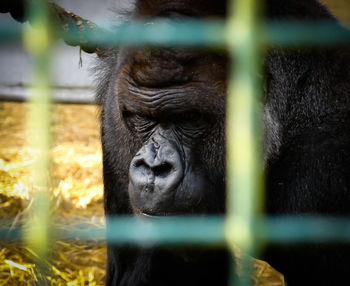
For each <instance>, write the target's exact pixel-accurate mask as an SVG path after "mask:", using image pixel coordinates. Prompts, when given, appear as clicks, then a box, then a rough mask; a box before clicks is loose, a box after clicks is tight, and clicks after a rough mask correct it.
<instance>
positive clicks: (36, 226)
mask: <svg viewBox="0 0 350 286" xmlns="http://www.w3.org/2000/svg"><path fill="white" fill-rule="evenodd" d="M27 8H28V12H29V15H30V17H31V18H32V21H33V25H34V28H27V29H25V31H24V35H23V40H24V45H25V47H26V49H27V51H28V52H29V54H30V55H31V59H32V76H33V78H32V81H33V86H34V89H33V93H32V94H31V97H30V98H29V112H28V115H27V145H28V146H29V148H30V149H31V150H32V152H33V154H35V164H34V168H33V170H32V178H33V181H32V191H33V205H32V207H31V213H30V214H29V216H28V219H27V222H26V225H25V227H24V229H23V236H24V240H25V242H26V244H27V245H28V247H29V248H30V249H32V251H33V252H34V253H35V254H36V255H37V259H36V264H37V266H38V267H39V269H40V272H41V276H40V277H38V280H39V281H38V282H39V284H40V285H47V283H46V279H45V276H46V273H47V269H46V267H45V261H46V259H47V257H48V250H49V238H50V227H51V213H50V187H49V177H50V176H49V169H50V141H51V136H50V122H51V121H50V108H51V107H50V102H51V90H50V86H49V83H50V58H51V53H50V48H51V36H52V35H51V32H50V23H49V19H48V16H47V2H46V1H45V0H38V1H33V2H32V3H31V4H30V5H29V7H27Z"/></svg>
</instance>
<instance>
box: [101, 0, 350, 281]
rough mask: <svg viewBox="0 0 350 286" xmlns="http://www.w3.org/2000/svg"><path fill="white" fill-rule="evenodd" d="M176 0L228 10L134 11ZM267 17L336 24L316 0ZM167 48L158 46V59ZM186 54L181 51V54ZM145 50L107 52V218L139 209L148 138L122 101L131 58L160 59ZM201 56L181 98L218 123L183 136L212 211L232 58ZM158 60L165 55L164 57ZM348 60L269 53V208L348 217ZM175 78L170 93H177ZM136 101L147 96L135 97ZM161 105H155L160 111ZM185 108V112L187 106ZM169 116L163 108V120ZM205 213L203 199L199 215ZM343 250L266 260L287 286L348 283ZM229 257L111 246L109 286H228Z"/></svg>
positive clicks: (296, 251) (279, 4) (281, 253)
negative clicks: (136, 179) (133, 177)
mask: <svg viewBox="0 0 350 286" xmlns="http://www.w3.org/2000/svg"><path fill="white" fill-rule="evenodd" d="M213 2H215V3H213ZM176 5H177V8H178V10H177V11H176V12H177V13H179V10H180V12H181V11H183V10H185V11H186V14H190V15H194V16H204V17H205V16H208V15H215V16H225V14H226V12H225V6H226V1H205V0H202V1H201V0H197V1H186V0H177V1H166V0H143V1H138V2H137V3H136V6H135V7H136V10H135V13H134V16H135V17H138V15H142V17H147V16H153V15H157V14H159V13H160V14H161V15H162V16H164V14H162V13H161V10H162V9H163V8H164V7H168V9H170V10H171V9H174V7H173V6H176ZM170 6H172V7H170ZM266 14H267V17H268V19H270V20H280V19H283V20H284V19H289V20H300V19H301V20H321V19H326V20H329V21H335V20H334V18H333V17H332V16H331V15H330V14H329V13H328V11H327V10H326V9H325V8H324V7H323V6H322V5H321V4H319V3H318V2H316V1H315V0H284V1H282V0H268V1H267V3H266ZM167 15H168V14H167ZM163 52H164V51H163V50H161V49H160V50H157V49H156V50H155V55H156V56H155V57H156V58H157V57H158V56H159V54H161V53H163ZM179 53H180V55H181V53H182V52H181V51H180V52H179ZM145 54H147V50H144V51H142V50H141V52H140V50H130V48H126V47H124V48H121V49H120V50H119V51H116V50H114V49H110V50H107V51H105V54H104V55H103V56H102V57H101V69H100V76H99V80H100V84H99V88H98V99H99V101H100V102H101V103H102V105H103V111H102V116H101V117H102V144H103V170H104V171H103V172H104V184H105V211H106V214H107V215H112V214H132V213H133V212H134V211H135V206H133V205H132V203H131V202H130V194H129V166H130V162H131V161H132V159H133V157H134V156H135V154H136V153H137V152H138V150H139V149H140V148H141V147H142V146H143V144H146V143H145V141H146V140H142V139H140V138H139V137H138V135H137V134H133V133H132V131H131V130H130V129H128V124H126V123H125V121H126V120H127V118H126V115H125V114H128V113H123V112H124V109H123V108H125V103H123V102H122V103H121V100H122V98H124V99H123V100H125V98H126V94H128V92H127V90H128V89H129V88H130V86H128V84H126V83H125V78H126V77H127V76H128V75H130V73H131V72H130V69H132V65H130V57H131V58H135V57H136V56H138V57H139V58H141V60H140V61H141V63H142V64H145V63H147V61H149V62H153V61H154V59H153V58H152V57H150V58H149V59H147V58H146V59H145V56H144V55H145ZM150 55H151V54H150ZM152 55H154V54H152ZM198 55H199V60H198V61H194V63H193V62H191V65H193V67H195V69H194V70H193V71H192V72H193V74H194V75H193V83H191V82H190V83H188V82H187V81H186V82H185V84H184V85H183V86H184V87H183V88H182V87H180V88H178V89H176V90H177V92H178V93H179V96H180V95H181V94H182V93H183V91H186V94H187V96H190V100H191V101H193V102H195V104H196V105H197V106H199V107H198V108H197V112H198V110H199V111H200V113H201V114H205V116H208V118H209V117H210V120H209V119H208V121H210V122H211V124H210V125H207V127H206V132H205V136H203V140H199V139H198V140H197V139H196V141H195V143H188V142H187V141H186V140H184V145H185V146H189V149H191V150H193V154H192V155H191V156H190V157H186V158H191V164H192V165H193V166H196V168H200V172H202V173H204V174H207V176H206V178H207V179H208V182H209V185H213V186H215V189H211V188H209V191H208V192H207V193H204V195H203V197H202V198H201V199H203V201H204V202H205V205H204V206H205V209H207V212H210V213H223V212H224V211H225V205H224V199H225V191H224V184H225V124H224V118H225V87H226V76H227V67H226V63H227V62H228V59H227V58H226V57H225V56H224V55H222V54H220V55H218V54H215V53H213V52H212V51H203V50H201V51H198ZM167 60H168V59H167ZM157 61H158V63H159V62H162V61H164V60H163V59H161V58H160V59H159V58H158V60H157ZM157 61H156V64H154V65H152V68H151V69H150V68H149V67H148V66H147V64H146V65H145V66H143V69H146V70H147V71H150V72H149V74H147V73H146V79H147V78H148V79H150V81H149V82H148V83H149V84H151V85H152V86H154V84H155V83H154V81H155V80H154V78H153V77H152V74H153V73H154V72H156V73H158V74H159V80H160V81H162V82H161V85H162V87H161V89H162V90H164V86H165V87H166V86H167V85H166V84H164V81H167V80H169V78H171V76H169V74H167V72H168V71H167V70H165V69H164V70H162V69H161V68H159V67H158V66H157V65H158V64H157ZM176 61H177V60H175V62H176ZM167 64H168V63H167ZM163 66H164V65H163ZM165 66H168V65H165ZM349 66H350V53H349V52H348V51H346V50H339V49H330V48H309V49H297V48H294V49H282V48H274V47H270V48H269V50H268V53H267V55H266V59H265V82H266V87H265V90H266V92H265V100H264V113H265V130H266V138H265V142H266V154H265V161H266V171H267V183H266V188H267V197H266V198H267V200H266V212H267V214H298V215H303V214H325V215H338V214H348V212H349V210H350V196H349V194H348V190H349V187H350V185H349V183H350V145H349V143H350V142H349V140H350V135H349V134H350V133H349V132H348V131H349V130H348V129H349V126H350V117H349V111H350V99H349V98H350V97H349V96H350V68H349ZM157 69H158V70H157ZM141 70H142V69H141ZM141 75H142V76H144V75H143V74H142V73H141ZM182 76H183V75H182ZM186 76H187V74H186ZM131 78H133V76H131ZM134 78H135V75H134ZM139 80H140V79H139ZM172 80H173V79H172ZM143 81H144V77H141V82H142V84H146V85H147V82H146V83H145V82H143ZM146 81H147V80H146ZM129 82H130V81H129ZM150 82H151V83H150ZM176 84H177V83H174V84H173V85H168V86H169V88H168V92H169V91H173V89H174V87H173V86H174V85H175V86H176ZM188 84H189V85H190V89H188ZM131 85H132V84H131ZM132 88H136V89H138V90H140V92H141V91H142V92H143V91H144V90H145V88H144V87H140V85H139V86H137V84H136V86H134V85H132ZM188 91H191V92H188ZM165 94H167V93H165ZM128 98H129V99H130V96H129V97H128ZM134 104H135V105H137V104H141V103H140V102H137V101H135V103H134ZM129 108H130V107H129ZM152 108H153V107H152ZM152 108H150V109H149V110H148V111H149V112H150V113H152V114H153V109H152ZM144 111H145V110H143V112H144ZM146 111H147V110H146ZM178 111H179V112H180V113H181V110H178ZM157 116H158V115H157ZM164 118H165V117H164V115H162V116H160V117H157V120H158V119H159V120H160V121H162V120H163V119H164ZM205 120H207V118H205ZM186 142H187V143H186ZM184 156H185V155H184ZM213 194H215V195H214V198H215V199H214V200H213V199H212V198H213ZM209 197H210V199H208V198H209ZM206 200H208V201H210V202H212V203H211V204H212V205H210V203H207V202H206ZM180 201H181V200H180ZM175 203H178V202H175ZM201 210H202V209H201ZM198 211H199V209H197V207H196V206H194V207H193V212H198ZM159 212H164V209H159ZM189 212H192V211H189ZM339 249H340V248H337V247H335V246H329V245H328V246H326V247H322V246H320V245H306V246H295V247H294V248H293V247H281V248H278V247H276V246H271V245H269V246H268V248H267V250H266V252H265V256H264V257H265V259H267V261H268V262H269V263H271V264H272V266H274V267H275V268H277V270H279V271H281V272H282V273H283V274H285V275H286V279H287V282H288V285H292V286H293V285H340V284H342V283H340V281H344V280H340V279H342V278H344V277H345V276H346V272H347V267H346V263H347V261H348V259H349V258H350V256H349V255H347V253H348V248H341V249H342V251H339ZM228 261H229V258H228V255H227V253H226V252H225V251H221V250H220V251H212V250H210V251H209V250H205V249H181V250H180V249H175V250H174V249H173V250H168V249H136V248H122V249H118V248H116V247H114V246H113V245H109V248H108V267H107V285H130V286H137V285H226V283H227V275H228V270H229V269H228V268H229V266H228V265H229V263H228Z"/></svg>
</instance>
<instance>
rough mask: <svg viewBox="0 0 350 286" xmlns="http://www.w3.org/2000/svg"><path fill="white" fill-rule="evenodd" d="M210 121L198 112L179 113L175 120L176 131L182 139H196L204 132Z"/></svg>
mask: <svg viewBox="0 0 350 286" xmlns="http://www.w3.org/2000/svg"><path fill="white" fill-rule="evenodd" d="M210 125H211V123H210V120H209V118H207V117H206V116H205V115H204V114H201V113H198V112H187V113H183V114H181V115H180V116H179V117H178V119H177V120H176V132H177V134H178V135H180V136H181V137H182V138H183V139H190V140H193V139H196V138H198V137H199V136H202V135H204V134H205V133H206V130H208V129H209V127H210Z"/></svg>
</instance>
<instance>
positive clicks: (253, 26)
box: [226, 0, 263, 285]
mask: <svg viewBox="0 0 350 286" xmlns="http://www.w3.org/2000/svg"><path fill="white" fill-rule="evenodd" d="M258 4H259V1H256V0H235V1H231V5H230V11H229V13H230V14H229V15H230V17H229V19H228V27H227V35H226V37H227V44H228V46H229V49H230V55H231V58H232V61H233V63H234V65H233V66H232V67H231V76H230V78H229V85H228V96H227V105H226V138H227V145H226V147H227V148H226V150H227V155H226V160H227V161H226V163H227V165H226V176H227V183H226V186H227V188H226V189H227V208H226V210H227V223H226V238H227V241H228V245H229V247H230V248H231V250H232V251H235V248H236V247H237V246H238V247H239V248H241V249H242V250H243V251H244V252H246V253H248V254H249V255H252V256H255V255H256V254H257V250H258V245H257V243H258V240H257V236H256V234H255V231H254V228H253V226H254V223H255V220H256V219H257V216H258V215H259V214H260V211H261V206H262V204H263V201H262V200H263V196H262V189H263V181H262V168H261V167H262V166H261V164H262V163H261V162H262V156H261V150H260V149H261V146H260V142H261V139H260V138H261V134H260V133H261V130H262V129H261V128H262V115H261V114H259V112H258V110H259V109H258V106H259V102H260V95H261V90H260V88H261V85H260V78H259V77H258V75H259V74H260V65H259V63H260V62H261V58H260V50H261V49H262V41H261V30H260V28H259V27H260V25H259V24H260V23H259V8H260V7H259V5H258ZM251 271H252V269H251V265H250V262H249V261H248V259H246V261H244V262H243V273H244V275H243V279H240V281H232V285H250V284H251V280H250V273H251ZM232 280H235V279H233V278H232Z"/></svg>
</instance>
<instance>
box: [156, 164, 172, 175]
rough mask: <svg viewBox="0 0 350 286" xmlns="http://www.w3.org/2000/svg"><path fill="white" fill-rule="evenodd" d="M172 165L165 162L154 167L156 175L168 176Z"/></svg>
mask: <svg viewBox="0 0 350 286" xmlns="http://www.w3.org/2000/svg"><path fill="white" fill-rule="evenodd" d="M171 169H172V166H171V165H170V164H169V163H163V164H161V165H159V166H156V167H153V168H152V171H153V173H154V175H155V176H156V177H162V178H164V177H166V176H168V175H169V173H170V171H171Z"/></svg>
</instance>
